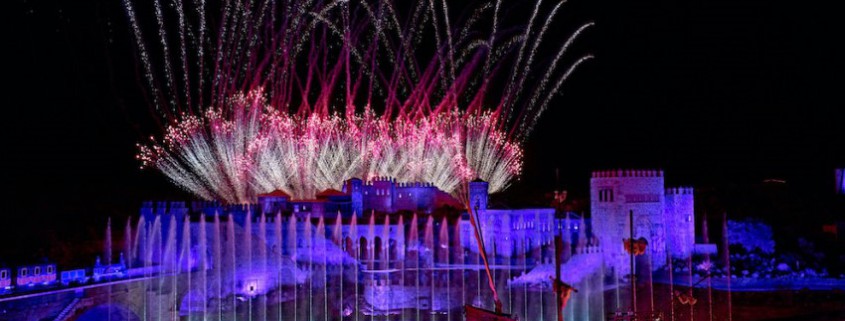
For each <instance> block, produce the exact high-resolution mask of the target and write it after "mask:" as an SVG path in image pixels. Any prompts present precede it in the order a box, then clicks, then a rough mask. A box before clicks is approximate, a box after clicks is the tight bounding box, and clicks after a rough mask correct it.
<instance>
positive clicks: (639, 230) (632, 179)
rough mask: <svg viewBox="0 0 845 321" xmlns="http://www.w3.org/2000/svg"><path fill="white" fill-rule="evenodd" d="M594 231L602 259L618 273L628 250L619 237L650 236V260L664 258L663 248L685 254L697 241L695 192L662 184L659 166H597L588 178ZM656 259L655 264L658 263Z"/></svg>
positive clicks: (624, 265)
mask: <svg viewBox="0 0 845 321" xmlns="http://www.w3.org/2000/svg"><path fill="white" fill-rule="evenodd" d="M590 206H591V214H592V221H593V233H594V234H595V235H596V236H597V237H598V239H599V242H600V244H601V245H602V248H603V250H604V259H605V262H606V264H607V266H608V267H612V268H614V269H616V271H617V272H619V274H620V275H624V274H626V273H628V271H629V270H630V267H629V265H628V263H629V255H628V253H627V252H626V251H625V249H624V246H623V243H622V241H623V239H625V238H629V237H631V235H630V234H631V232H630V228H631V225H630V217H629V215H630V213H633V222H634V235H633V237H634V238H639V237H644V238H645V239H646V240H647V241H648V247H647V248H648V251H647V254H649V255H651V256H652V261H653V262H665V261H666V255H667V252H668V253H671V255H672V256H675V257H687V256H689V255H690V254H691V253H692V250H693V245H694V243H695V218H694V194H693V189H692V188H689V187H670V188H666V187H665V184H664V179H663V171H662V170H607V171H595V172H593V173H592V178H591V179H590ZM658 265H659V264H655V265H654V266H653V267H654V268H657V267H658Z"/></svg>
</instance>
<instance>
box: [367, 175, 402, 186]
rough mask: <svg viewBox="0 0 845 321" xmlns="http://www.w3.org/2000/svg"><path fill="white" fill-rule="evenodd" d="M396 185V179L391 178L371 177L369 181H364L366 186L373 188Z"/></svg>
mask: <svg viewBox="0 0 845 321" xmlns="http://www.w3.org/2000/svg"><path fill="white" fill-rule="evenodd" d="M384 183H389V184H396V178H395V177H390V176H374V177H371V178H370V179H369V180H367V181H364V185H365V186H373V185H375V184H384Z"/></svg>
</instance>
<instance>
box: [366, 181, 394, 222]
mask: <svg viewBox="0 0 845 321" xmlns="http://www.w3.org/2000/svg"><path fill="white" fill-rule="evenodd" d="M395 197H396V184H395V179H392V178H388V177H377V178H375V179H374V180H372V181H369V182H367V183H366V184H365V185H364V197H363V198H364V204H363V208H364V211H367V210H374V211H377V212H385V213H392V212H394V209H393V203H394V200H395Z"/></svg>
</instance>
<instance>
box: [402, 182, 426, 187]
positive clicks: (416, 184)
mask: <svg viewBox="0 0 845 321" xmlns="http://www.w3.org/2000/svg"><path fill="white" fill-rule="evenodd" d="M396 187H397V188H399V187H401V188H408V187H425V188H434V187H435V186H434V183H429V182H404V183H396Z"/></svg>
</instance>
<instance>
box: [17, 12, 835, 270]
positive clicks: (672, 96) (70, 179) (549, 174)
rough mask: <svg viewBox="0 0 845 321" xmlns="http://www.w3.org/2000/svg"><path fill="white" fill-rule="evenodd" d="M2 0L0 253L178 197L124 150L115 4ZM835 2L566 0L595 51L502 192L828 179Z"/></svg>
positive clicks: (132, 119)
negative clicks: (631, 179)
mask: <svg viewBox="0 0 845 321" xmlns="http://www.w3.org/2000/svg"><path fill="white" fill-rule="evenodd" d="M523 2H524V3H523ZM520 3H522V4H524V5H526V6H527V5H530V4H531V3H532V2H530V1H521V2H520ZM13 7H14V8H13V9H12V10H11V13H12V15H13V19H12V20H10V22H11V23H10V24H9V25H8V26H7V27H6V28H4V29H5V31H6V33H7V34H6V36H5V37H3V43H4V44H5V45H4V46H3V47H4V50H3V52H4V54H3V56H4V57H5V58H4V59H3V64H4V68H3V76H4V78H5V80H4V81H3V83H4V84H6V85H4V86H3V91H4V95H3V97H4V98H5V101H4V104H3V105H4V113H3V115H4V116H5V117H3V126H0V127H2V131H3V133H2V137H3V143H4V144H3V147H2V151H3V155H4V157H3V164H4V167H5V170H4V174H3V175H2V186H4V188H6V189H7V190H11V192H10V193H5V194H4V196H3V204H5V206H4V210H3V213H2V214H0V217H2V221H0V236H2V237H0V241H2V243H0V244H4V245H2V246H0V248H3V252H2V253H0V255H3V254H6V255H20V253H16V252H15V250H14V248H12V247H9V246H7V245H6V244H9V242H11V241H13V240H25V241H26V242H27V243H33V244H38V245H37V246H35V248H45V246H43V244H51V243H56V242H58V241H59V240H63V239H84V238H85V237H91V238H95V237H96V235H98V234H101V230H102V226H103V225H104V224H105V223H104V222H105V219H106V217H108V216H112V217H116V218H123V217H126V216H127V215H130V214H135V213H137V208H138V205H139V204H140V202H141V201H142V200H146V199H162V198H184V197H187V196H186V195H184V194H182V193H181V192H179V191H178V189H176V188H175V187H173V186H171V185H170V184H169V183H168V182H167V181H166V180H165V179H164V178H163V177H162V176H161V175H159V174H157V173H155V172H153V171H140V170H139V169H138V166H139V163H138V162H137V161H136V160H135V159H134V155H135V152H136V147H135V144H136V143H137V142H139V141H141V140H142V139H143V137H146V136H149V135H152V134H156V132H155V130H154V128H152V127H151V126H149V125H150V124H151V121H150V119H151V117H152V116H151V115H150V111H149V109H148V107H147V104H146V102H145V101H144V100H143V98H142V94H141V93H142V88H143V85H142V82H141V80H140V79H139V76H138V74H137V73H136V68H138V66H137V63H136V58H135V57H134V51H133V47H132V45H131V43H130V42H129V40H130V35H129V33H128V31H127V22H126V18H125V15H124V13H123V11H122V10H121V7H120V1H119V0H111V1H104V0H100V1H37V2H32V1H24V2H21V1H15V2H14V4H13ZM834 7H835V5H834V4H833V3H832V2H823V1H815V3H811V2H800V1H791V2H785V1H761V0H752V1H746V0H743V1H736V0H734V1H628V0H626V1H621V0H620V1H614V0H599V1H587V0H570V1H569V2H568V3H567V4H565V5H564V7H563V10H564V13H563V16H562V18H561V19H562V20H563V21H566V22H564V23H562V26H561V28H569V29H568V30H574V29H575V28H576V27H577V25H579V24H581V23H584V22H587V21H595V22H596V24H597V26H596V28H594V29H592V30H590V31H589V32H587V33H585V34H584V35H583V37H582V40H581V41H580V42H579V46H578V50H579V51H580V53H587V52H589V53H593V54H595V55H596V57H597V58H596V59H595V60H593V61H592V62H590V63H588V64H587V65H585V66H584V67H583V68H582V69H580V70H579V71H577V72H576V74H575V75H574V77H573V78H572V80H571V81H570V82H569V83H568V84H567V85H565V88H564V89H563V91H562V95H560V96H559V97H558V98H556V99H555V100H554V101H553V106H552V107H551V108H550V110H549V112H548V113H547V114H546V115H545V116H544V117H543V119H542V120H541V121H540V123H539V125H538V127H537V128H536V131H535V132H534V133H533V134H532V136H531V137H530V139H529V141H528V142H527V145H526V159H525V175H524V176H523V178H522V179H521V181H520V182H519V183H517V187H518V189H519V190H520V191H529V192H532V193H533V192H535V191H537V192H540V191H546V190H549V189H551V188H553V187H554V185H555V179H554V170H555V168H560V185H563V186H565V187H566V188H569V189H571V190H575V191H578V190H581V191H583V190H584V189H586V187H587V183H588V180H587V179H588V175H589V171H590V170H592V169H598V168H607V167H613V168H616V167H632V166H636V167H661V168H665V169H666V171H667V180H668V181H669V182H670V183H672V184H693V185H696V186H718V185H724V184H727V183H733V182H737V183H744V182H756V181H760V180H762V179H764V178H781V179H785V180H787V181H788V182H790V183H792V184H795V185H796V186H801V187H806V188H808V189H812V190H814V191H815V190H819V191H825V190H826V191H832V190H833V186H832V185H833V183H832V169H833V167H834V166H843V165H845V117H844V116H843V115H845V113H843V109H845V102H843V95H842V93H843V88H845V80H843V77H845V65H843V57H845V52H843V49H841V48H842V45H841V43H842V41H843V40H842V39H845V34H844V33H845V32H843V30H845V19H841V14H837V12H838V11H837V10H835V9H834ZM562 31H566V30H562ZM552 41H553V40H552ZM559 41H563V40H562V39H561V40H559ZM552 151H555V152H554V153H553V152H552ZM556 154H561V155H563V156H557V155H556ZM826 185H830V186H826ZM819 186H821V187H819ZM121 224H122V223H121ZM45 251H47V252H49V250H45ZM44 254H50V253H44ZM0 261H2V258H0Z"/></svg>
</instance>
